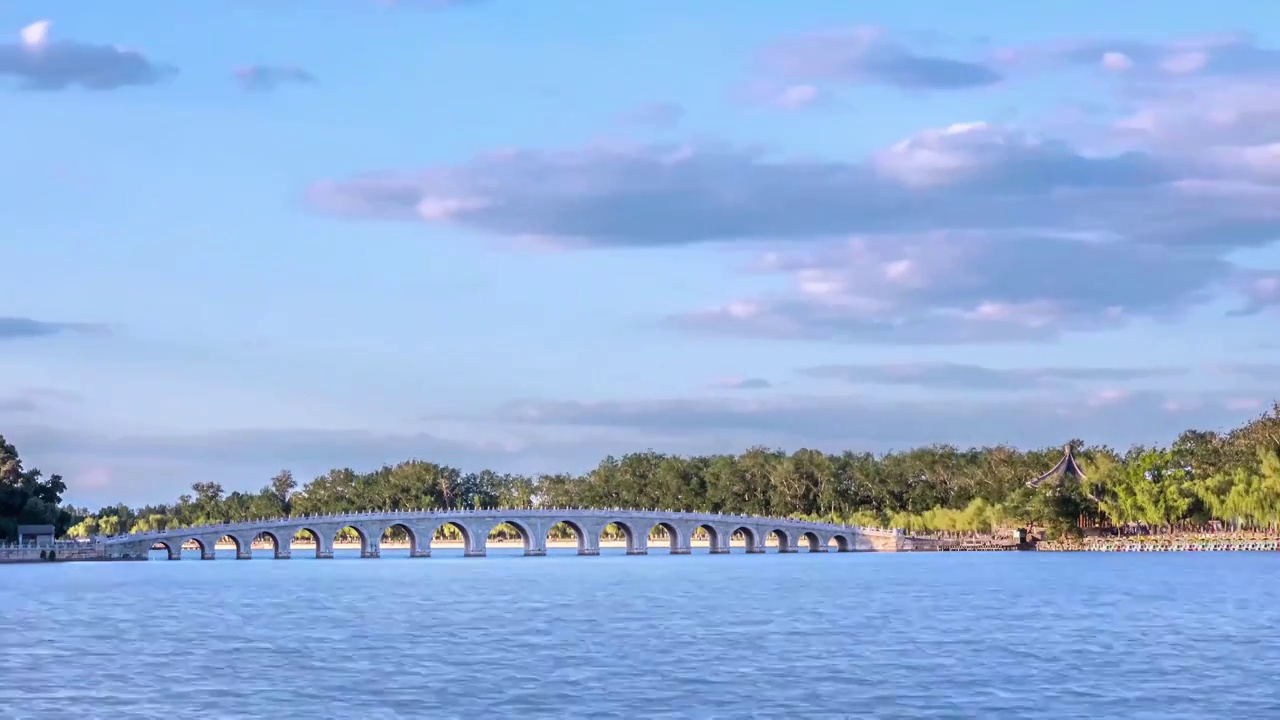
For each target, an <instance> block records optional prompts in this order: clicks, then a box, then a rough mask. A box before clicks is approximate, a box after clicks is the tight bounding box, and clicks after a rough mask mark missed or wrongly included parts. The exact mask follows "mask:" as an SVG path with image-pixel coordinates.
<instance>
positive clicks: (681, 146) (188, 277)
mask: <svg viewBox="0 0 1280 720" xmlns="http://www.w3.org/2000/svg"><path fill="white" fill-rule="evenodd" d="M1157 7H1158V9H1159V10H1158V12H1156V11H1154V10H1155V9H1156V8H1157ZM6 35H7V37H6ZM0 38H3V39H0V103H2V107H3V112H2V113H0V137H2V138H4V140H3V145H2V146H0V147H2V149H3V150H4V153H5V156H6V161H5V163H4V165H3V170H0V218H2V219H3V221H4V222H5V224H6V226H7V231H6V232H4V233H3V234H0V268H3V269H4V270H5V274H6V279H5V282H4V288H3V290H0V433H2V434H3V435H4V436H5V437H6V438H7V439H8V440H9V441H11V442H13V443H15V444H16V445H17V446H18V449H19V452H20V453H21V454H22V456H23V458H24V459H25V460H26V463H27V465H28V466H29V467H31V466H35V467H39V468H41V469H42V470H44V472H45V473H46V474H47V473H53V472H56V473H59V474H61V475H63V477H64V478H65V480H66V482H67V483H68V485H69V489H68V491H67V493H66V499H67V500H69V501H71V502H74V503H77V504H87V505H91V506H97V505H102V504H108V503H115V502H117V501H122V502H127V503H131V504H140V503H146V502H162V501H169V500H172V499H173V498H175V497H176V496H177V495H179V494H180V493H182V492H184V491H185V490H186V489H187V488H189V487H190V485H191V484H192V483H194V482H206V481H216V482H220V483H222V485H223V486H224V487H225V488H226V489H227V490H228V491H230V490H236V489H239V490H254V489H257V488H259V487H261V486H262V485H264V484H265V483H266V481H267V479H268V478H269V477H270V476H271V475H272V474H274V473H275V472H277V471H278V470H280V469H282V468H290V469H292V470H293V471H294V473H295V475H298V476H300V477H302V478H304V479H305V478H309V477H314V476H315V475H318V474H321V473H323V472H325V471H327V470H328V469H330V468H333V467H352V468H355V469H358V470H364V469H372V468H375V467H377V466H379V465H381V464H383V463H394V462H398V461H401V460H405V459H409V458H418V459H423V460H431V461H435V462H441V463H447V464H451V465H455V466H458V467H460V468H462V469H464V470H468V471H469V470H479V469H483V468H492V469H496V470H501V471H512V472H531V473H534V472H561V471H569V472H581V471H584V470H586V469H589V468H590V467H592V466H593V465H595V464H596V463H597V462H598V461H599V460H600V459H601V458H602V457H604V456H605V455H607V454H611V453H612V454H620V453H625V452H631V451H641V450H645V449H649V448H652V449H655V450H658V451H661V452H670V453H681V454H691V453H709V452H737V451H740V450H742V449H745V448H746V447H749V446H753V445H766V446H770V447H778V448H783V449H788V450H791V449H796V448H800V447H812V448H819V449H823V450H829V451H840V450H845V449H850V450H856V451H874V452H885V451H890V450H894V449H903V448H908V447H913V446H918V445H924V444H931V443H954V444H958V445H962V446H968V445H989V444H997V443H1005V444H1011V445H1015V446H1018V447H1028V448H1031V447H1035V448H1039V447H1045V446H1051V445H1061V444H1062V443H1064V442H1066V441H1067V440H1069V439H1072V438H1081V439H1084V440H1085V441H1086V442H1090V443H1096V444H1109V445H1112V446H1115V447H1122V448H1123V447H1127V446H1129V445H1130V444H1133V443H1155V442H1166V443H1167V442H1169V441H1171V440H1172V439H1173V438H1174V437H1176V435H1177V434H1178V433H1179V432H1181V431H1182V430H1184V429H1187V428H1193V427H1194V428H1202V429H1218V430H1226V429H1229V428H1230V427H1232V426H1235V425H1238V424H1240V423H1243V422H1245V421H1247V420H1248V419H1250V418H1251V417H1254V416H1257V415H1258V414H1260V413H1261V412H1263V411H1264V410H1265V409H1267V408H1268V407H1270V405H1271V403H1272V401H1273V400H1275V399H1276V396H1278V395H1280V392H1277V390H1276V388H1277V387H1278V384H1277V380H1278V379H1280V336H1278V333H1277V331H1276V330H1277V328H1278V327H1280V324H1278V322H1277V321H1278V320H1280V5H1277V4H1275V3H1260V2H1256V1H1254V0H1248V1H1247V2H1246V1H1244V0H1219V2H1215V3H1159V4H1158V6H1157V4H1156V3H1154V2H1151V3H1144V2H1131V3H1116V2H1114V1H1111V0H1107V1H1100V0H1071V1H1069V2H1068V1H1067V0H1040V1H1039V2H1035V3H1008V2H1007V1H1006V0H971V1H970V2H966V3H957V2H954V0H945V1H944V0H912V1H911V2H901V3H874V4H871V3H853V2H847V1H845V0H789V1H788V2H786V3H775V2H768V3H766V2H758V3H744V2H742V1H741V0H734V1H732V2H731V1H730V0H699V2H697V3H690V2H686V1H684V0H610V2H598V1H597V0H395V1H394V2H393V1H391V0H270V1H267V0H202V1H201V2H186V3H174V2H134V3H89V2H84V1H83V0H6V2H3V3H0Z"/></svg>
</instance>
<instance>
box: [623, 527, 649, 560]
mask: <svg viewBox="0 0 1280 720" xmlns="http://www.w3.org/2000/svg"><path fill="white" fill-rule="evenodd" d="M627 554H628V555H648V554H649V533H648V531H646V530H640V531H637V530H634V529H632V530H631V531H629V532H628V533H627Z"/></svg>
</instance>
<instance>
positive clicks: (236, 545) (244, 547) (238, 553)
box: [213, 533, 253, 557]
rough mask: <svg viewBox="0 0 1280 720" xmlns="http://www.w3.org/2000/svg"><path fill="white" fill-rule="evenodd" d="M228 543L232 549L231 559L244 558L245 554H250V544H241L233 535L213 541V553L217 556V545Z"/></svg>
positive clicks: (228, 534)
mask: <svg viewBox="0 0 1280 720" xmlns="http://www.w3.org/2000/svg"><path fill="white" fill-rule="evenodd" d="M228 541H229V542H230V543H231V545H232V548H233V550H232V552H233V553H234V554H233V555H232V557H244V556H245V554H246V553H248V552H252V550H250V548H252V547H253V546H252V545H251V544H250V543H246V542H243V541H242V540H241V539H240V538H239V537H238V536H236V535H235V534H234V533H227V534H225V535H223V536H221V537H219V538H218V539H217V540H215V541H214V543H213V551H214V553H215V554H217V552H218V546H219V545H225V544H226V543H227V542H228Z"/></svg>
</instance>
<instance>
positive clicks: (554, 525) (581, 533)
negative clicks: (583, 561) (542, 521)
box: [525, 518, 591, 555]
mask: <svg viewBox="0 0 1280 720" xmlns="http://www.w3.org/2000/svg"><path fill="white" fill-rule="evenodd" d="M558 528H565V529H567V530H568V531H569V532H571V533H573V539H574V541H575V544H576V545H577V549H578V554H579V555H582V554H584V553H585V552H586V550H587V548H588V547H589V546H590V545H591V543H590V541H589V540H588V536H589V534H590V533H589V531H588V530H587V529H586V528H584V527H583V526H582V524H581V523H579V522H575V521H574V520H571V519H568V518H566V519H562V520H552V521H551V522H550V523H549V524H548V525H547V534H546V537H543V538H542V540H543V541H544V545H543V546H544V548H545V546H546V543H549V542H550V540H551V533H553V532H555V531H556V530H557V529H558ZM528 549H529V546H528V544H527V543H526V544H525V550H528Z"/></svg>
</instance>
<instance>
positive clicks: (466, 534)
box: [418, 520, 484, 555]
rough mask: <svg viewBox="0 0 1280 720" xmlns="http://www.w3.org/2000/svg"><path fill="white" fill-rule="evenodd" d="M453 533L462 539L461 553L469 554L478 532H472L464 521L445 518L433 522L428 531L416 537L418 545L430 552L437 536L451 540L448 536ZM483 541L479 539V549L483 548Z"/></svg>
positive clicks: (473, 546)
mask: <svg viewBox="0 0 1280 720" xmlns="http://www.w3.org/2000/svg"><path fill="white" fill-rule="evenodd" d="M455 533H456V534H457V536H458V538H459V539H461V540H462V552H463V554H464V555H468V554H471V552H472V551H473V549H474V548H475V546H476V540H477V538H476V536H477V535H478V534H479V533H477V532H473V531H472V529H471V528H469V527H467V525H466V524H465V523H462V522H459V521H457V520H445V521H444V522H438V523H436V524H435V526H434V527H432V528H431V530H430V532H424V533H422V534H421V535H419V538H418V539H419V543H420V545H421V546H422V549H423V550H425V551H427V552H430V551H431V545H432V543H434V542H435V541H436V539H437V538H439V539H440V540H445V541H451V538H450V537H449V536H450V535H452V534H455ZM483 543H484V540H481V546H480V547H481V549H483V548H484V544H483Z"/></svg>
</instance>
